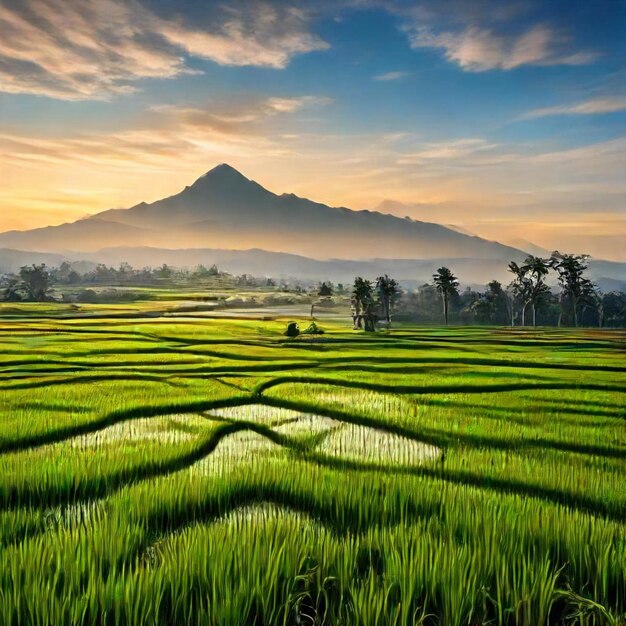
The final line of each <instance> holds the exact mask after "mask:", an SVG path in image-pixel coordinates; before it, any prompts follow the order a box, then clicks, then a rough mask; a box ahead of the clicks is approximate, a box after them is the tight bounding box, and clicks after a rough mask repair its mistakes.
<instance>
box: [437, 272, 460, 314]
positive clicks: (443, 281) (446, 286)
mask: <svg viewBox="0 0 626 626" xmlns="http://www.w3.org/2000/svg"><path fill="white" fill-rule="evenodd" d="M433 282H434V283H435V287H436V288H437V291H438V292H439V293H440V294H441V299H442V301H443V317H444V319H445V321H446V326H447V325H448V306H449V304H450V298H451V297H452V296H453V295H454V294H457V295H458V293H459V281H458V279H457V277H456V276H455V275H454V274H453V273H452V272H451V271H450V270H449V269H448V268H447V267H440V268H439V269H438V270H437V272H436V273H435V274H433Z"/></svg>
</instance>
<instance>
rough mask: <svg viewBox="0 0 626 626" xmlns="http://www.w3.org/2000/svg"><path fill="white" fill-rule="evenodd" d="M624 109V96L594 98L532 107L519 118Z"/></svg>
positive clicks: (593, 113)
mask: <svg viewBox="0 0 626 626" xmlns="http://www.w3.org/2000/svg"><path fill="white" fill-rule="evenodd" d="M619 111H626V98H596V99H594V100H586V101H585V102H578V103H574V104H562V105H557V106H552V107H544V108H541V109H533V110H532V111H529V112H528V113H525V114H524V115H522V116H521V117H520V118H519V119H527V120H530V119H536V118H539V117H548V116H552V115H601V114H605V113H617V112H619Z"/></svg>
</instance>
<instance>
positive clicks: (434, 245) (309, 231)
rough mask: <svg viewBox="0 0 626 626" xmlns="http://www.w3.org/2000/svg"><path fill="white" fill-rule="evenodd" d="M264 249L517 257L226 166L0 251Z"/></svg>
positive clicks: (7, 238) (14, 238)
mask: <svg viewBox="0 0 626 626" xmlns="http://www.w3.org/2000/svg"><path fill="white" fill-rule="evenodd" d="M119 246H127V247H137V246H152V247H160V248H169V249H180V248H222V249H223V248H228V249H233V250H244V249H250V248H263V249H265V250H268V251H273V252H286V253H291V254H299V255H305V256H308V257H313V258H318V259H324V258H337V257H343V258H351V259H371V258H373V257H378V258H395V259H402V258H406V259H433V258H438V259H440V258H472V259H492V260H496V259H497V260H499V261H501V262H504V261H509V260H510V259H521V258H522V257H523V254H522V253H520V251H519V250H517V249H515V248H511V247H508V246H504V245H502V244H499V243H496V242H493V241H487V240H486V239H481V238H480V237H476V236H471V235H467V234H465V233H461V232H458V231H456V230H453V229H450V228H446V227H445V226H441V225H439V224H434V223H430V222H419V221H415V220H410V219H402V218H398V217H395V216H392V215H386V214H383V213H379V212H377V211H352V210H350V209H347V208H344V207H340V208H333V207H330V206H327V205H325V204H320V203H318V202H313V201H311V200H307V199H305V198H300V197H298V196H295V195H294V194H282V195H277V194H274V193H272V192H271V191H268V190H267V189H265V188H264V187H262V186H261V185H259V184H258V183H256V182H254V181H252V180H249V179H248V178H246V177H245V176H243V175H242V174H241V173H239V172H238V171H237V170H235V169H234V168H232V167H230V166H229V165H226V164H222V165H219V166H217V167H215V168H214V169H212V170H210V171H209V172H207V173H206V174H205V175H204V176H202V177H200V178H199V179H198V180H196V181H195V182H194V183H193V184H192V185H191V186H189V187H185V189H183V190H182V191H181V192H179V193H177V194H175V195H173V196H170V197H169V198H164V199H163V200H158V201H156V202H153V203H150V204H147V203H145V202H142V203H140V204H138V205H136V206H134V207H131V208H129V209H111V210H108V211H104V212H102V213H99V214H97V215H94V216H92V217H88V218H85V219H82V220H79V221H77V222H73V223H69V224H62V225H60V226H53V227H47V228H38V229H35V230H29V231H11V232H7V233H3V234H0V247H7V248H18V249H22V250H24V249H28V250H37V251H40V252H67V251H79V252H93V251H96V250H98V249H101V248H106V247H119Z"/></svg>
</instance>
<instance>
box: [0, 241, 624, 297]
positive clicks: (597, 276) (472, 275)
mask: <svg viewBox="0 0 626 626" xmlns="http://www.w3.org/2000/svg"><path fill="white" fill-rule="evenodd" d="M63 261H70V262H72V263H73V264H74V266H75V267H76V268H77V269H79V270H80V271H87V270H89V269H92V268H93V267H95V265H96V264H97V263H105V264H106V265H113V266H118V265H119V264H120V263H122V262H124V261H125V262H127V263H130V264H131V265H132V266H133V267H136V268H141V267H147V266H151V267H156V266H159V265H162V264H163V263H167V264H168V265H170V266H172V267H181V268H183V267H184V268H189V269H192V268H195V267H196V266H198V265H201V264H202V265H205V266H210V265H213V264H214V263H215V264H216V265H217V266H218V267H219V268H220V269H221V270H223V271H226V272H229V273H231V274H252V275H254V276H271V277H273V278H297V279H302V280H313V281H317V280H332V281H334V282H344V283H346V282H352V280H353V279H354V277H355V276H364V277H368V278H375V277H376V276H379V275H380V274H385V273H387V274H389V275H391V276H394V277H395V278H397V279H399V280H400V281H401V282H402V284H403V285H404V286H406V287H416V286H417V285H420V284H423V283H424V282H431V279H432V274H433V272H434V271H435V270H436V269H437V268H438V267H441V266H442V265H446V266H448V267H450V268H452V269H453V271H454V272H455V273H456V274H457V275H458V276H459V278H460V279H461V282H462V284H463V286H466V285H484V284H486V283H487V282H488V281H490V280H492V279H496V280H499V281H500V282H502V283H504V284H508V283H509V282H510V280H511V274H510V273H509V272H508V271H507V264H506V263H504V262H502V261H500V260H499V259H471V258H454V257H449V258H438V259H376V258H373V259H361V260H349V259H328V260H319V259H311V258H308V257H304V256H301V255H296V254H288V253H284V252H270V251H267V250H260V249H251V250H224V249H219V248H189V249H179V250H171V249H167V248H150V247H112V248H104V249H102V250H98V251H96V252H71V253H67V254H47V253H38V252H25V251H21V250H6V249H4V250H3V249H0V272H14V271H17V270H18V269H19V267H20V266H22V265H26V264H30V263H46V264H47V265H49V266H58V265H60V263H62V262H63ZM589 276H590V277H591V278H592V280H594V281H595V282H596V283H597V284H598V286H599V287H600V288H601V289H602V290H603V291H611V290H614V289H615V290H619V289H623V288H624V287H626V281H625V280H624V278H625V277H626V263H614V262H609V261H591V263H590V268H589Z"/></svg>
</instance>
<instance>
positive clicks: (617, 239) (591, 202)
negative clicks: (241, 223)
mask: <svg viewBox="0 0 626 626" xmlns="http://www.w3.org/2000/svg"><path fill="white" fill-rule="evenodd" d="M602 6H604V7H606V10H603V9H602V8H601V7H602ZM623 7H624V4H623V3H621V2H615V3H608V2H607V3H600V4H599V5H598V4H597V3H582V2H573V3H565V2H549V3H542V2H536V3H533V2H525V3H519V4H512V3H505V4H502V3H496V2H491V1H484V2H477V3H463V2H457V0H446V1H444V2H435V1H434V0H424V1H420V2H403V1H402V0H397V1H392V2H376V1H375V0H373V1H371V2H370V1H366V2H356V1H352V0H346V1H345V2H321V3H316V8H315V9H312V8H311V7H310V6H309V3H297V2H294V3H287V2H270V1H268V2H261V3H250V2H233V3H228V7H226V6H225V5H221V4H218V3H194V4H191V3H183V2H179V3H172V2H164V1H161V0H149V1H148V0H144V1H141V2H139V1H136V0H135V1H131V2H122V1H121V0H83V1H81V2H74V1H69V2H68V1H62V0H24V1H23V2H21V3H8V2H0V31H1V33H2V37H0V92H1V93H0V180H1V183H2V185H1V188H0V231H6V230H10V229H29V228H36V227H40V226H46V225H51V224H60V223H63V222H66V221H73V220H76V219H79V218H81V217H83V216H85V215H88V214H93V213H97V212H99V211H103V210H106V209H109V208H121V207H129V206H132V205H134V204H137V203H139V202H141V201H146V202H150V201H154V200H157V199H159V198H162V197H165V196H169V195H172V194H174V193H177V192H178V191H180V190H181V189H182V188H183V187H184V186H185V185H189V184H191V183H192V182H193V180H195V179H196V178H197V177H198V176H200V175H202V174H203V173H204V172H206V171H207V170H209V169H210V168H212V167H214V166H215V165H216V164H218V163H221V162H228V163H230V164H231V165H232V166H233V167H235V168H237V169H238V170H240V171H241V172H243V173H244V174H245V175H246V176H247V177H249V178H252V179H255V180H257V181H258V182H259V183H261V184H262V185H264V186H265V187H267V188H269V189H271V190H272V191H275V192H277V193H282V192H293V193H295V194H297V195H300V196H305V197H308V198H311V199H313V200H317V201H320V202H324V203H326V204H329V205H331V206H347V207H349V208H353V209H377V210H380V211H383V212H389V213H393V214H395V215H399V216H402V217H404V216H405V215H409V216H411V217H413V218H415V219H419V220H423V221H432V222H438V223H442V224H453V225H456V226H461V227H463V228H464V229H467V230H469V231H470V232H472V233H475V234H478V235H480V236H483V237H486V238H489V239H498V240H499V241H504V242H507V241H513V240H518V239H525V240H528V241H532V242H533V243H535V244H537V245H539V246H543V247H545V248H547V249H550V250H552V249H555V248H559V249H567V250H570V249H571V250H576V251H584V252H590V253H591V254H593V255H594V256H596V257H600V258H606V259H614V260H626V245H624V243H625V241H626V216H625V214H624V207H625V200H626V182H625V179H624V171H625V170H626V92H625V91H624V85H625V84H626V80H625V79H626V75H625V74H624V64H623V59H624V55H625V52H626V44H625V42H626V37H625V36H624V35H626V32H625V29H626V26H625V24H626V14H625V12H624V10H623Z"/></svg>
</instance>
